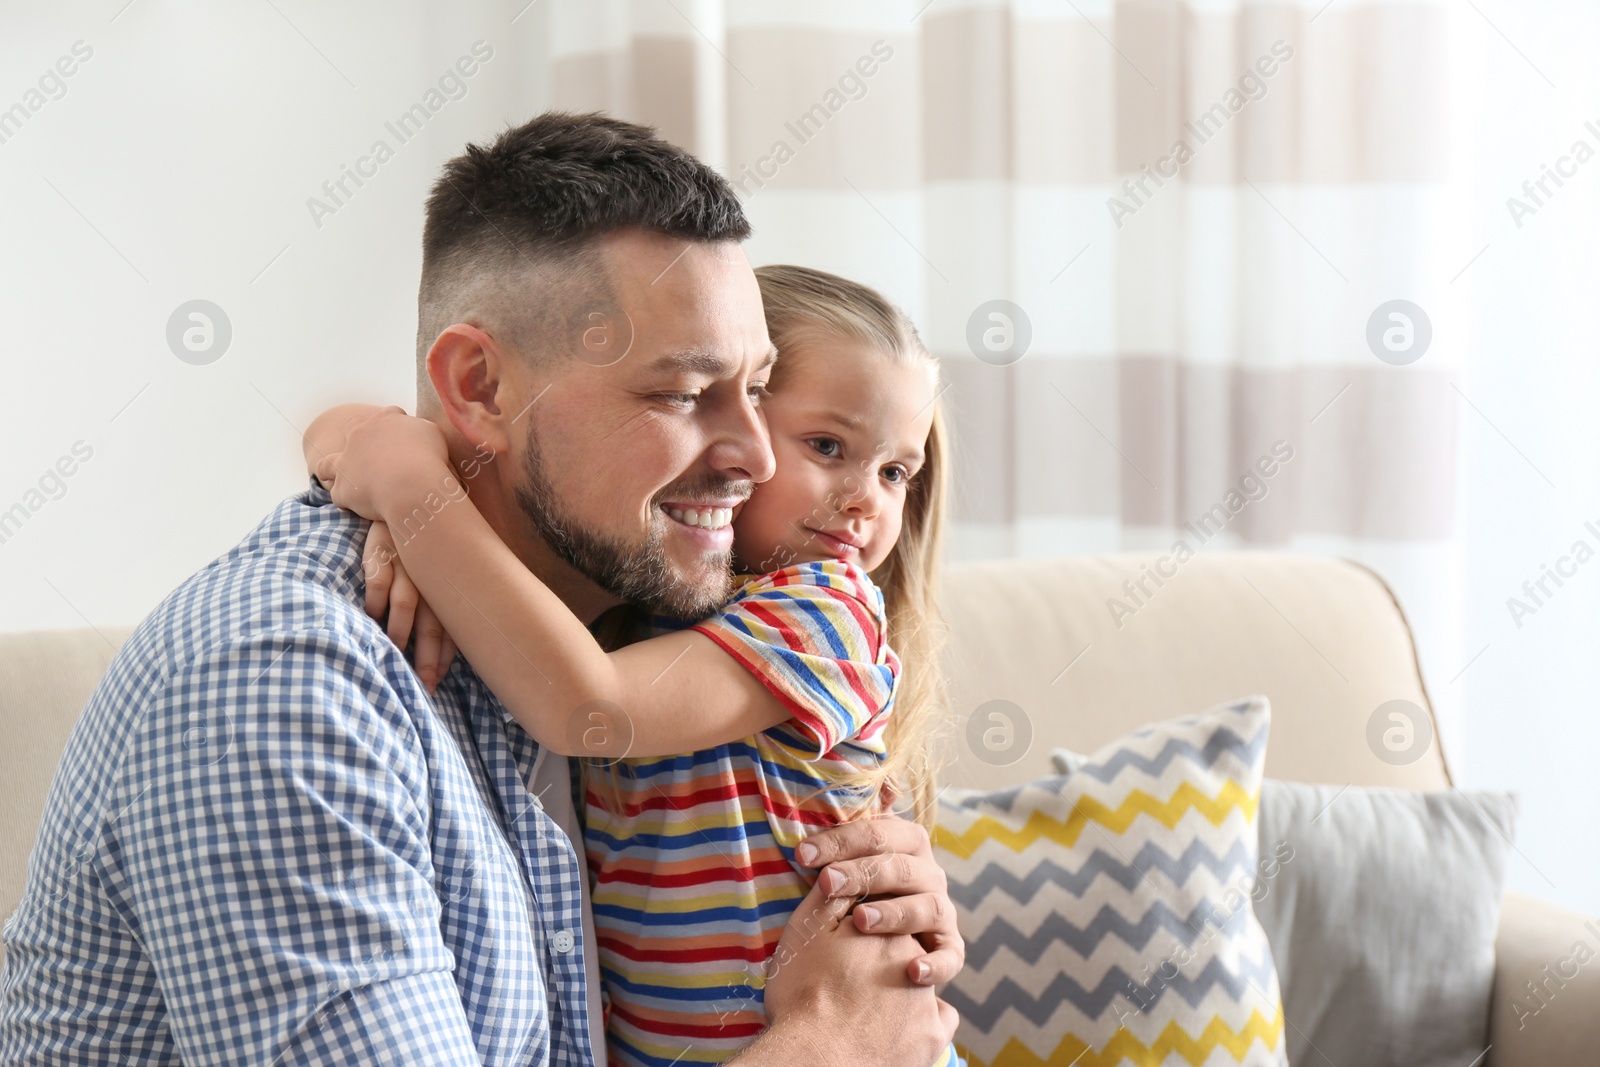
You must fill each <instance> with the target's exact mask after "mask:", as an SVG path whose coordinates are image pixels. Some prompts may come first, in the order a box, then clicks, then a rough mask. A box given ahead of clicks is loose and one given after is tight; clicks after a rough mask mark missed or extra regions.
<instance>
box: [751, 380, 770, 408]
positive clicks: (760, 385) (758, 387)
mask: <svg viewBox="0 0 1600 1067" xmlns="http://www.w3.org/2000/svg"><path fill="white" fill-rule="evenodd" d="M771 395H772V394H771V393H769V392H768V391H767V383H766V382H751V383H750V402H751V403H753V404H759V403H761V401H763V400H765V399H766V398H767V397H769V396H771Z"/></svg>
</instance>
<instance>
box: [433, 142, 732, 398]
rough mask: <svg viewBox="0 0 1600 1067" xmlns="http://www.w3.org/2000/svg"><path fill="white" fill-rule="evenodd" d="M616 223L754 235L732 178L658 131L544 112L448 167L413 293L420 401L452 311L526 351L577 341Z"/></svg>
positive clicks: (704, 237) (697, 237)
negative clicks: (601, 247)
mask: <svg viewBox="0 0 1600 1067" xmlns="http://www.w3.org/2000/svg"><path fill="white" fill-rule="evenodd" d="M623 229H639V230H645V231H648V232H652V233H659V234H663V235H666V236H668V237H679V238H683V239H684V240H687V241H698V242H716V241H743V240H744V239H745V238H746V237H748V236H750V223H749V222H748V221H747V220H746V219H745V216H744V210H743V208H742V207H741V206H740V203H739V198H738V196H737V195H736V194H735V192H734V190H733V187H732V186H731V185H729V184H728V182H727V180H726V179H725V178H723V177H722V175H720V174H718V173H717V172H716V171H714V170H712V169H711V168H710V167H708V166H706V165H705V164H704V163H702V162H701V161H700V160H698V159H696V158H695V157H694V156H692V155H690V154H689V153H688V152H686V151H684V150H683V149H681V148H679V147H677V146H676V145H673V144H669V143H668V142H667V141H664V140H662V139H661V138H660V137H658V136H656V132H655V130H653V129H651V128H650V127H648V126H640V125H637V124H635V123H632V122H623V121H621V120H620V119H615V118H612V117H610V116H609V115H604V114H600V113H598V112H591V113H589V114H582V115H578V114H571V113H568V112H561V111H547V112H545V113H544V114H542V115H539V116H537V117H535V118H533V119H531V120H530V121H528V122H525V123H523V124H522V125H521V126H517V127H514V128H512V129H508V130H506V131H505V132H504V133H502V134H500V136H498V137H496V138H495V139H494V141H493V142H491V143H489V144H485V145H468V146H467V150H466V151H465V152H464V153H462V154H461V155H459V156H457V157H456V158H454V159H452V160H450V161H449V162H448V163H446V164H445V165H444V172H443V173H442V174H441V175H440V176H439V180H438V181H437V182H435V183H434V186H433V192H432V194H431V195H430V196H429V197H428V202H427V221H426V222H425V223H424V225H423V230H422V285H421V287H420V289H419V292H418V296H417V305H418V307H417V311H418V320H417V391H418V392H417V402H418V405H419V406H421V407H426V406H427V405H428V404H429V403H431V402H432V401H433V399H434V394H433V386H432V383H431V382H430V381H429V379H428V373H427V356H428V350H429V349H430V348H431V347H432V346H433V342H434V339H435V338H437V337H438V336H439V334H440V333H441V332H443V330H444V329H445V328H446V327H447V326H449V325H450V324H451V323H455V322H467V323H471V324H472V325H474V326H477V327H479V328H480V329H483V330H485V331H486V332H488V333H489V334H491V335H492V336H494V337H495V338H496V339H498V340H501V341H503V342H505V343H507V344H509V345H510V346H512V347H513V348H515V349H516V350H518V351H519V352H521V353H523V354H524V355H526V356H528V357H529V358H542V357H543V356H545V355H547V354H550V352H551V351H552V350H560V349H565V348H567V347H569V346H570V345H571V344H572V343H575V342H576V340H577V338H578V337H579V336H581V333H582V325H581V322H582V318H583V315H584V311H585V310H586V309H587V308H589V307H591V306H599V305H601V304H604V303H606V302H607V300H608V297H609V291H610V290H609V286H608V282H607V279H606V277H605V272H604V268H603V266H602V264H601V262H600V260H599V257H598V255H597V254H596V253H595V250H594V245H595V242H596V241H597V240H598V239H599V238H601V237H604V236H605V235H607V234H609V233H612V232H615V231H617V230H623Z"/></svg>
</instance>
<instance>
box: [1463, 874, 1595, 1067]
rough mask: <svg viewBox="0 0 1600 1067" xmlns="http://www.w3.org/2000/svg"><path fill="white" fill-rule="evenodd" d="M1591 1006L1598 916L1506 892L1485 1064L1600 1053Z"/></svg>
mask: <svg viewBox="0 0 1600 1067" xmlns="http://www.w3.org/2000/svg"><path fill="white" fill-rule="evenodd" d="M1528 983H1532V990H1530V988H1529V985H1528ZM1597 1009H1600V920H1596V919H1589V918H1586V917H1585V916H1582V915H1579V914H1578V913H1577V912H1573V911H1567V910H1566V909H1565V908H1560V907H1557V906H1556V905H1554V904H1547V903H1545V902H1544V901H1542V900H1537V899H1535V898H1533V897H1528V896H1523V895H1522V894H1521V893H1511V892H1508V893H1507V894H1506V896H1505V904H1504V906H1503V908H1502V909H1501V912H1500V930H1499V933H1498V934H1496V936H1495V968H1494V995H1493V998H1492V999H1491V1001H1490V1004H1489V1043H1490V1047H1491V1051H1490V1053H1489V1063H1490V1064H1492V1065H1493V1067H1558V1065H1561V1067H1564V1065H1566V1064H1577V1063H1593V1062H1595V1056H1596V1055H1597V1054H1600V1010H1597Z"/></svg>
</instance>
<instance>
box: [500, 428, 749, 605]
mask: <svg viewBox="0 0 1600 1067" xmlns="http://www.w3.org/2000/svg"><path fill="white" fill-rule="evenodd" d="M527 446H528V447H527V459H526V460H525V461H524V462H523V465H522V473H523V482H522V484H521V485H519V486H518V487H517V492H516V498H517V506H518V507H520V508H521V509H522V513H523V514H524V515H526V516H527V517H528V521H529V522H530V523H532V524H533V528H534V531H535V532H536V533H538V534H539V536H540V537H542V538H544V541H545V543H546V544H548V545H549V546H550V547H551V549H552V550H554V552H555V553H556V555H558V556H560V557H561V558H562V559H563V560H565V561H566V562H567V564H568V565H569V566H571V567H572V568H573V569H574V570H576V571H577V572H578V573H579V574H582V575H583V576H584V577H585V578H588V579H589V580H590V581H591V582H593V583H594V584H595V585H598V586H599V587H600V588H601V589H604V590H605V591H606V592H608V593H610V594H611V595H612V596H614V597H617V598H618V599H621V600H624V601H627V602H628V603H631V604H637V605H639V606H640V607H643V608H647V609H649V610H651V611H654V612H658V613H660V614H663V615H670V616H673V617H675V618H680V619H700V618H704V617H705V616H707V615H709V614H711V613H712V612H713V611H715V610H716V609H717V608H720V607H722V605H723V604H725V603H727V601H728V595H729V593H730V591H731V589H732V584H733V551H732V549H726V550H724V551H722V552H716V553H711V554H708V555H707V556H705V557H704V561H705V566H704V571H703V573H704V575H705V576H704V577H703V578H701V579H700V580H698V581H695V580H692V579H686V578H683V577H680V576H679V575H677V574H675V573H674V572H673V570H672V566H671V564H670V563H669V562H668V559H667V546H666V524H667V523H668V522H669V521H671V520H669V519H668V518H667V516H666V514H665V513H664V512H662V511H661V509H660V507H659V506H658V505H659V504H660V503H661V502H663V501H668V500H694V499H697V498H701V499H703V498H705V497H720V498H727V497H730V496H735V497H747V496H749V495H750V490H751V487H752V485H751V483H750V482H738V481H727V480H722V479H718V480H715V481H714V482H713V481H708V480H706V479H700V480H699V481H698V482H697V483H694V484H690V483H680V484H677V485H671V486H668V487H667V488H666V489H663V490H662V491H661V492H660V493H657V494H656V496H657V499H655V500H652V501H651V514H652V515H653V516H654V518H653V520H652V522H651V523H650V526H649V529H648V530H647V531H646V534H645V539H644V541H643V543H642V544H639V545H637V546H630V545H627V544H625V543H623V542H622V541H619V540H614V539H612V538H608V537H606V536H605V535H603V534H600V533H597V532H595V531H593V530H588V529H585V528H584V527H583V526H581V525H579V524H578V523H577V522H575V521H574V520H573V519H571V518H570V517H569V516H567V515H565V514H564V513H563V512H562V509H561V506H560V503H559V501H558V500H557V499H556V493H555V490H554V489H553V487H552V486H551V485H550V479H549V477H548V476H547V474H546V473H545V469H544V464H543V462H542V460H541V459H540V456H539V446H538V443H537V442H536V441H534V440H533V434H532V430H531V428H530V431H529V434H528V441H527Z"/></svg>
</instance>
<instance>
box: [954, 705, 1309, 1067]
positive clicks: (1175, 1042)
mask: <svg viewBox="0 0 1600 1067" xmlns="http://www.w3.org/2000/svg"><path fill="white" fill-rule="evenodd" d="M1270 720H1271V712H1270V709H1269V708H1268V705H1267V700H1266V698H1265V697H1251V698H1248V699H1246V700H1242V701H1240V702H1238V703H1235V704H1231V705H1223V706H1218V707H1216V708H1213V709H1211V710H1210V711H1207V712H1205V713H1203V714H1201V715H1198V716H1195V717H1194V718H1189V719H1181V720H1177V721H1173V722H1165V723H1156V724H1153V725H1150V726H1147V727H1144V728H1143V729H1140V730H1138V731H1136V732H1134V733H1132V734H1129V735H1128V736H1127V737H1125V738H1122V739H1121V740H1120V741H1117V742H1115V743H1114V744H1111V745H1108V746H1106V747H1105V748H1103V749H1101V750H1100V751H1099V752H1096V753H1094V754H1093V755H1091V756H1089V757H1088V759H1087V761H1086V762H1085V763H1084V765H1083V766H1082V767H1081V768H1080V769H1078V770H1077V771H1076V772H1075V773H1072V774H1069V775H1064V776H1061V777H1054V778H1043V779H1040V780H1038V781H1035V782H1030V783H1027V784H1025V785H1020V786H1016V787H1013V788H1010V789H1006V790H1002V791H999V792H988V793H985V792H977V791H973V790H955V789H951V790H947V791H946V792H945V794H944V796H943V797H942V798H941V799H940V802H939V813H938V825H937V827H936V828H935V830H934V834H933V839H934V848H935V851H936V853H937V855H938V859H939V862H940V864H941V865H942V866H943V867H944V869H945V871H946V872H947V873H948V874H949V877H950V896H951V898H952V899H953V900H954V901H955V904H956V909H957V913H958V916H959V919H960V925H961V933H962V936H963V937H965V938H966V942H967V966H966V969H965V970H964V971H962V973H961V974H960V975H959V976H957V978H956V979H955V981H953V982H951V983H950V985H949V986H947V987H945V989H944V992H943V994H942V995H943V996H944V998H945V999H946V1000H947V1001H949V1002H950V1004H952V1005H953V1006H954V1007H955V1008H956V1010H957V1011H959V1012H960V1013H961V1029H960V1031H959V1032H958V1033H957V1035H956V1044H957V1046H958V1047H959V1048H960V1051H961V1052H962V1054H963V1055H965V1056H966V1057H967V1059H968V1062H969V1063H970V1064H971V1067H1042V1065H1052V1067H1068V1065H1076V1067H1116V1065H1119V1064H1130V1065H1136V1067H1178V1065H1180V1064H1182V1065H1187V1067H1198V1065H1200V1064H1207V1065H1209V1067H1217V1065H1220V1064H1234V1063H1238V1064H1252V1065H1280V1067H1281V1065H1283V1064H1285V1062H1286V1061H1285V1058H1284V1041H1283V1025H1284V1023H1283V1006H1282V1002H1281V999H1280V996H1279V991H1278V974H1277V970H1276V968H1275V967H1274V965H1273V961H1272V953H1271V950H1270V949H1269V948H1268V946H1267V938H1266V934H1265V933H1264V932H1263V931H1262V929H1261V925H1260V924H1259V923H1258V922H1257V921H1256V917H1255V913H1254V911H1253V910H1252V909H1251V906H1250V902H1251V898H1252V895H1253V894H1254V893H1255V889H1256V875H1257V862H1258V859H1259V857H1258V855H1257V851H1258V849H1257V836H1256V822H1255V818H1256V804H1257V801H1258V799H1259V797H1260V792H1261V777H1262V766H1263V763H1264V762H1265V758H1266V748H1267V731H1268V727H1269V725H1270Z"/></svg>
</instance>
